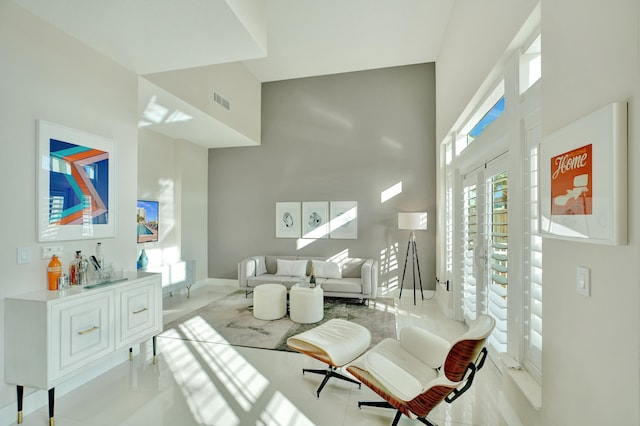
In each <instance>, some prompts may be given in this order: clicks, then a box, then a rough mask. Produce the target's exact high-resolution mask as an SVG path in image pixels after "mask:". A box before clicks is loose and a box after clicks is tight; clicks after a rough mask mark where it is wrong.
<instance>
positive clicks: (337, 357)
mask: <svg viewBox="0 0 640 426" xmlns="http://www.w3.org/2000/svg"><path fill="white" fill-rule="evenodd" d="M370 344H371V333H370V332H369V330H367V329H366V328H365V327H363V326H361V325H360V324H356V323H354V322H350V321H346V320H343V319H337V318H334V319H330V320H329V321H327V322H325V323H324V324H321V325H319V326H317V327H315V328H312V329H311V330H307V331H304V332H302V333H300V334H296V335H295V336H291V337H289V338H288V339H287V346H289V347H290V348H291V349H293V350H295V351H298V352H300V353H303V354H305V355H309V356H310V357H312V358H315V359H317V360H320V361H322V362H324V363H325V364H329V368H328V369H325V370H311V369H307V368H304V369H303V370H302V374H304V373H307V372H308V373H316V374H322V375H324V380H323V381H322V384H320V387H319V388H318V390H317V391H316V395H317V396H318V398H320V391H322V388H323V387H324V385H326V384H327V381H328V380H329V379H330V378H331V377H337V378H339V379H342V380H346V381H348V382H351V383H355V384H357V385H358V386H361V383H360V382H358V381H356V380H353V379H351V378H349V377H346V376H344V375H342V374H340V373H338V372H337V371H336V370H337V368H338V367H342V366H344V365H347V364H349V363H350V362H351V361H353V360H355V359H356V358H358V357H359V356H360V355H362V354H363V353H364V352H365V351H366V350H367V349H368V348H369V345H370Z"/></svg>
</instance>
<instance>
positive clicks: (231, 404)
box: [23, 280, 505, 426]
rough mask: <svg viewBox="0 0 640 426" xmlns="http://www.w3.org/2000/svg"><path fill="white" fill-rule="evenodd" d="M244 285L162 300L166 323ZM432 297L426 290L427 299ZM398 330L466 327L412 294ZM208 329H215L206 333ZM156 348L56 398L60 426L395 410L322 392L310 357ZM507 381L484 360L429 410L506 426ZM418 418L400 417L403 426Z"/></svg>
mask: <svg viewBox="0 0 640 426" xmlns="http://www.w3.org/2000/svg"><path fill="white" fill-rule="evenodd" d="M236 289H237V285H233V282H232V281H223V280H211V281H210V283H208V284H207V285H202V286H200V287H194V288H193V289H192V291H191V298H190V299H187V298H186V293H185V294H178V295H174V296H173V297H171V298H166V299H165V300H164V321H165V323H167V322H168V321H171V320H172V319H175V318H178V317H180V316H182V315H184V314H185V313H187V312H189V311H191V310H193V309H196V308H198V307H200V306H202V305H204V304H207V303H209V302H211V301H213V300H215V299H217V298H219V297H222V296H223V295H225V294H227V293H228V292H230V291H234V290H236ZM430 294H431V293H425V296H428V295H430ZM396 311H397V312H396V314H397V325H398V328H402V327H404V326H406V325H409V324H417V325H422V326H423V327H425V328H428V329H430V330H433V331H435V332H436V333H438V334H440V335H442V336H443V337H445V338H448V339H451V338H454V337H455V336H458V335H459V334H461V333H463V332H464V328H463V326H462V325H461V324H460V323H458V322H455V321H451V320H448V319H446V318H445V317H444V315H443V314H442V312H441V311H440V309H439V308H438V306H437V303H436V302H435V301H434V300H425V301H422V300H420V297H419V295H418V302H417V303H416V305H415V306H414V305H413V295H412V294H404V295H403V298H402V299H400V300H399V299H397V298H396ZM205 332H208V333H211V332H215V331H214V330H206V331H205ZM148 346H150V345H146V346H145V345H143V347H142V350H141V353H140V355H138V356H136V357H135V358H134V361H133V362H124V363H122V364H120V365H118V366H117V367H115V368H113V369H111V370H110V371H108V372H107V373H105V374H103V375H101V376H100V377H98V378H96V379H94V380H92V381H90V382H88V383H86V384H85V385H82V386H80V387H79V388H77V389H75V390H73V391H71V392H69V393H68V394H66V395H63V396H61V397H60V398H58V399H57V400H56V404H55V411H56V417H55V422H56V425H57V426H98V425H100V426H102V425H110V426H113V425H131V426H133V425H135V426H147V425H149V426H151V425H172V426H189V425H216V426H233V425H274V426H285V425H286V426H306V425H330V426H340V425H344V426H351V425H363V426H385V425H389V424H391V421H392V418H393V415H394V411H393V410H386V409H379V408H366V407H363V408H362V409H359V408H358V406H357V402H358V400H379V397H378V396H377V395H375V394H374V393H373V392H372V391H370V390H369V389H368V388H367V387H366V386H362V389H358V387H357V386H356V385H353V384H350V383H347V382H343V381H340V380H336V379H332V380H330V381H329V382H328V384H327V385H326V387H325V388H324V390H323V391H322V393H321V395H320V398H319V399H318V398H316V395H315V390H316V388H317V387H318V385H319V383H320V381H321V377H320V376H318V375H315V374H307V375H302V372H301V370H302V368H324V367H325V364H322V363H320V362H319V361H315V360H313V359H311V358H309V357H307V356H304V355H301V354H298V353H290V352H278V351H270V350H262V349H252V348H242V347H234V346H231V345H226V344H214V343H199V342H197V341H184V340H180V339H174V338H169V337H159V338H158V352H159V356H158V364H157V365H155V366H154V365H152V363H151V362H150V359H151V354H150V353H149V350H150V348H149V347H148ZM499 382H500V378H499V373H498V370H497V369H496V367H495V366H494V365H493V364H492V363H491V362H487V363H486V364H485V368H484V369H483V370H482V371H481V372H480V373H479V374H478V375H477V377H476V381H475V383H474V385H473V386H472V387H471V388H470V389H469V391H468V392H466V393H465V394H464V395H463V396H462V397H461V398H460V399H458V400H457V401H455V402H454V403H453V404H446V403H443V404H440V405H439V406H438V407H437V408H436V409H434V410H433V411H432V412H431V414H430V415H429V418H430V420H432V421H434V422H435V423H437V424H438V425H440V426H446V425H451V426H453V425H456V426H460V425H491V426H493V425H503V424H505V423H504V421H503V420H501V417H500V415H499V412H498V394H499V392H498V391H499V389H500V383H499ZM23 424H24V425H25V426H32V425H46V424H48V415H47V408H46V407H43V408H42V409H40V410H38V411H36V412H34V413H32V414H30V415H28V416H26V417H25V419H24V422H23ZM418 424H420V423H418V422H416V421H411V420H409V419H408V418H406V417H404V416H403V417H402V419H401V421H400V425H418Z"/></svg>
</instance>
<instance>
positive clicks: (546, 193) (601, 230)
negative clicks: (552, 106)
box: [539, 102, 627, 245]
mask: <svg viewBox="0 0 640 426" xmlns="http://www.w3.org/2000/svg"><path fill="white" fill-rule="evenodd" d="M539 170H540V185H539V191H540V215H539V225H540V232H541V233H542V235H543V236H545V237H549V238H561V239H566V240H574V241H584V242H589V243H596V244H609V245H616V244H626V243H627V104H626V102H615V103H611V104H609V105H607V106H606V107H604V108H601V109H599V110H597V111H595V112H593V113H591V114H589V115H587V116H585V117H583V118H581V119H579V120H577V121H575V122H573V123H571V124H569V125H567V126H565V127H563V128H562V129H560V130H558V131H556V132H554V133H552V134H551V135H549V136H548V137H545V138H544V139H543V141H542V143H541V145H540V155H539Z"/></svg>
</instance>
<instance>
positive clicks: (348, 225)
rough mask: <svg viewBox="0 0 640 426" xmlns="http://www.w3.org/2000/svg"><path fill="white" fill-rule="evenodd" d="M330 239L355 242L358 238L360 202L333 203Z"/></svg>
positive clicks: (331, 207) (331, 206) (331, 205)
mask: <svg viewBox="0 0 640 426" xmlns="http://www.w3.org/2000/svg"><path fill="white" fill-rule="evenodd" d="M330 215H331V222H330V223H329V238H333V239H344V240H355V239H357V238H358V202H357V201H332V202H331V204H330Z"/></svg>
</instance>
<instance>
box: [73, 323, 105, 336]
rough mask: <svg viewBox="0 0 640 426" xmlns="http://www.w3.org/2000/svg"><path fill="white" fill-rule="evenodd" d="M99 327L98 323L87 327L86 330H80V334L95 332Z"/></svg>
mask: <svg viewBox="0 0 640 426" xmlns="http://www.w3.org/2000/svg"><path fill="white" fill-rule="evenodd" d="M98 328H100V327H98V326H97V325H94V326H93V327H91V328H87V329H86V330H82V331H78V334H80V335H83V334H89V333H93V332H94V331H96V330H97V329H98Z"/></svg>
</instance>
